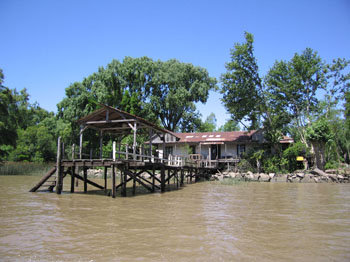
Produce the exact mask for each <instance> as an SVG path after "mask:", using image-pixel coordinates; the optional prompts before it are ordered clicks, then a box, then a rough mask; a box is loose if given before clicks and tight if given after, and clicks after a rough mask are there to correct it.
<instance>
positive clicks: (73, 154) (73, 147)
mask: <svg viewBox="0 0 350 262" xmlns="http://www.w3.org/2000/svg"><path fill="white" fill-rule="evenodd" d="M74 157H75V144H73V145H72V160H74Z"/></svg>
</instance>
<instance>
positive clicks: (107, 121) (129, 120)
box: [86, 119, 137, 125]
mask: <svg viewBox="0 0 350 262" xmlns="http://www.w3.org/2000/svg"><path fill="white" fill-rule="evenodd" d="M135 121H137V120H136V119H120V120H99V121H88V122H86V124H87V125H94V124H111V123H112V124H113V123H125V122H135Z"/></svg>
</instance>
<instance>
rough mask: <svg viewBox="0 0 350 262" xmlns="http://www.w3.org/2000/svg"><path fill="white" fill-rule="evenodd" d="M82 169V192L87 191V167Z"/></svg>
mask: <svg viewBox="0 0 350 262" xmlns="http://www.w3.org/2000/svg"><path fill="white" fill-rule="evenodd" d="M83 171H84V193H86V192H87V180H88V179H87V168H86V167H83Z"/></svg>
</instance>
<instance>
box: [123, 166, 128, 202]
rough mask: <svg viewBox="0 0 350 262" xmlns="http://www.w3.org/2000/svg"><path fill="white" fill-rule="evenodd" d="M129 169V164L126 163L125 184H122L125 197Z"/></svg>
mask: <svg viewBox="0 0 350 262" xmlns="http://www.w3.org/2000/svg"><path fill="white" fill-rule="evenodd" d="M127 170H129V165H128V164H126V167H125V171H124V172H123V176H124V178H123V180H124V184H123V185H122V195H123V197H126V184H127V181H128V175H127V172H126V171H127Z"/></svg>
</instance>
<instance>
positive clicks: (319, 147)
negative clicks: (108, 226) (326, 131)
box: [312, 141, 325, 171]
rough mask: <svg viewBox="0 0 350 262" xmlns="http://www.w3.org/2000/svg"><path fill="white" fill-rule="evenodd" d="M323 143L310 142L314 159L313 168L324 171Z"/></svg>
mask: <svg viewBox="0 0 350 262" xmlns="http://www.w3.org/2000/svg"><path fill="white" fill-rule="evenodd" d="M324 147H325V145H324V143H323V142H316V141H315V142H312V148H313V151H314V159H315V166H316V168H318V169H320V170H322V171H324V165H325V152H324V151H325V150H324Z"/></svg>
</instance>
